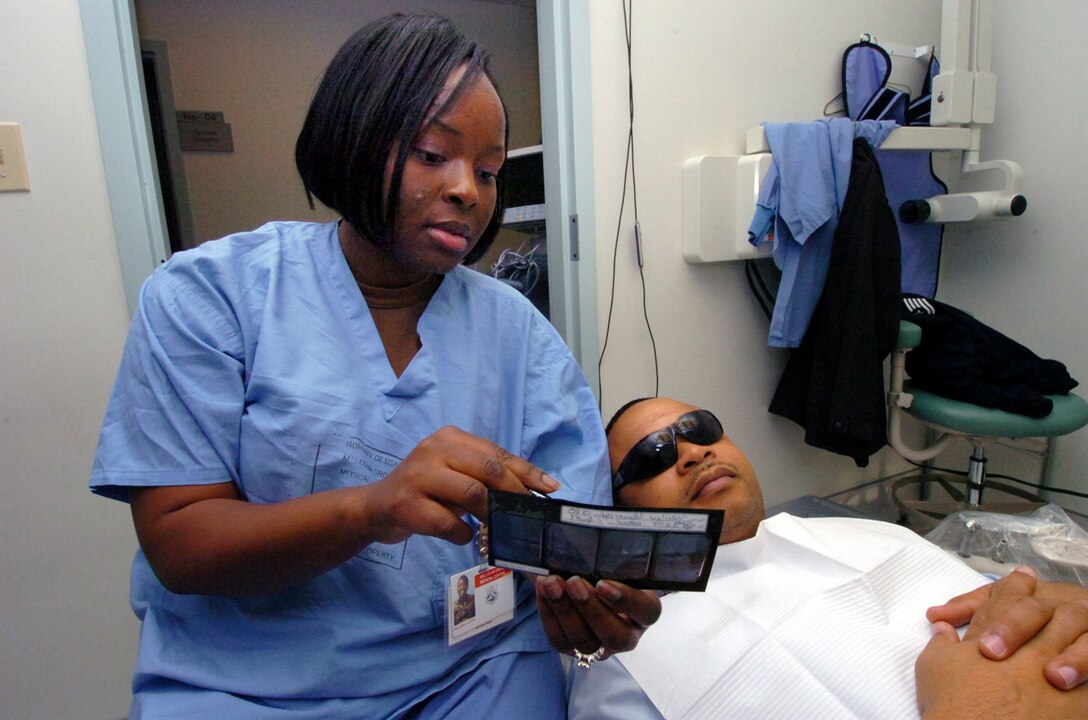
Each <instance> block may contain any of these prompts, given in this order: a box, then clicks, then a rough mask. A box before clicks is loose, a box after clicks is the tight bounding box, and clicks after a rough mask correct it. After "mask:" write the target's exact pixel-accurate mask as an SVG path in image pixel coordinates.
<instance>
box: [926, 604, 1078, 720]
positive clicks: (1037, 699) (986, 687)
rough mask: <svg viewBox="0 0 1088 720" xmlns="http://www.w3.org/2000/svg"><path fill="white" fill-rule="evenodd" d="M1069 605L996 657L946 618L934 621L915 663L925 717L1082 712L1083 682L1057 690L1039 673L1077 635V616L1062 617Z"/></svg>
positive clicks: (1055, 716) (1041, 717) (1043, 719)
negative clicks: (1005, 655) (1032, 634)
mask: <svg viewBox="0 0 1088 720" xmlns="http://www.w3.org/2000/svg"><path fill="white" fill-rule="evenodd" d="M1069 608H1070V606H1068V605H1063V606H1061V607H1059V608H1058V609H1057V610H1056V611H1055V612H1054V617H1053V619H1052V620H1051V621H1050V622H1049V623H1047V624H1046V626H1044V627H1043V629H1042V630H1041V631H1040V632H1039V633H1038V634H1037V635H1036V636H1035V637H1034V638H1032V639H1031V640H1030V641H1029V642H1027V643H1025V644H1024V645H1023V646H1021V647H1020V649H1019V650H1018V651H1017V652H1016V653H1015V654H1014V655H1013V656H1012V657H1010V658H1009V659H1007V660H1005V661H1004V662H1000V663H995V662H991V661H989V660H987V659H986V658H984V657H983V656H982V655H981V654H979V652H978V650H977V648H976V646H975V643H973V642H971V641H969V640H963V641H961V640H960V639H959V636H958V635H957V634H956V631H955V629H954V628H953V627H952V626H951V625H949V624H948V623H945V622H943V621H942V622H938V623H937V624H935V625H934V631H935V634H934V636H933V638H932V639H931V640H930V642H929V644H928V645H926V648H925V650H923V651H922V654H921V655H920V656H919V657H918V661H917V663H916V664H915V676H916V678H917V681H918V708H919V710H921V712H922V715H923V717H924V718H925V720H984V719H987V720H988V719H992V718H1032V719H1033V720H1069V719H1070V718H1083V717H1088V685H1083V686H1081V687H1079V688H1076V689H1073V690H1066V691H1062V690H1058V689H1056V688H1055V687H1054V686H1053V685H1052V684H1050V683H1048V682H1047V681H1046V680H1045V679H1044V678H1043V672H1042V668H1043V667H1044V664H1045V663H1046V662H1047V660H1048V659H1049V658H1051V657H1053V656H1054V655H1055V654H1057V653H1060V652H1061V651H1062V649H1063V648H1065V647H1068V646H1069V645H1070V644H1071V643H1072V642H1074V641H1075V640H1076V638H1077V637H1079V636H1080V633H1081V628H1080V627H1079V620H1076V619H1074V620H1073V621H1072V622H1067V620H1069V619H1070V618H1068V617H1067V611H1068V610H1069Z"/></svg>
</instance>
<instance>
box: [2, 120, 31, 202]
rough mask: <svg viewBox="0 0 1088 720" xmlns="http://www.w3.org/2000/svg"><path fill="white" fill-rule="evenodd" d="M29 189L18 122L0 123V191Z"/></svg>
mask: <svg viewBox="0 0 1088 720" xmlns="http://www.w3.org/2000/svg"><path fill="white" fill-rule="evenodd" d="M18 190H30V177H29V176H28V175H27V172H26V156H25V155H24V154H23V137H22V135H21V134H20V133H19V124H18V123H0V192H11V191H18Z"/></svg>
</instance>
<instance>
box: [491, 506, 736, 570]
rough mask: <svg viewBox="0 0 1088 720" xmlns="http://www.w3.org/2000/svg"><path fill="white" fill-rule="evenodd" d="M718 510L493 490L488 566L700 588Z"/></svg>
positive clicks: (718, 525) (710, 559)
mask: <svg viewBox="0 0 1088 720" xmlns="http://www.w3.org/2000/svg"><path fill="white" fill-rule="evenodd" d="M724 518H725V512H724V511H722V510H689V509H684V508H653V509H634V508H615V507H607V506H601V505H585V504H582V503H575V502H567V501H563V500H553V499H551V498H547V497H537V496H534V495H522V494H519V493H508V492H502V491H498V490H492V491H490V492H489V493H488V521H487V524H488V528H489V529H488V535H489V543H488V562H489V563H490V564H491V565H492V566H494V567H504V568H509V569H511V570H518V571H522V572H527V573H532V574H535V575H548V574H555V575H561V576H564V577H569V576H572V575H578V576H580V577H582V578H585V579H586V580H587V581H589V582H590V583H595V582H596V581H597V580H617V581H619V582H623V583H625V584H627V585H630V586H631V587H636V588H642V589H650V590H697V591H702V590H704V589H705V588H706V583H707V579H708V577H709V575H710V569H711V567H712V566H713V564H714V553H715V551H716V550H717V547H718V538H719V536H720V534H721V529H722V523H723V521H724Z"/></svg>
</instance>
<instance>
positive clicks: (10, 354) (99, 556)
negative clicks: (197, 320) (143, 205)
mask: <svg viewBox="0 0 1088 720" xmlns="http://www.w3.org/2000/svg"><path fill="white" fill-rule="evenodd" d="M0 47H2V48H3V49H4V60H3V84H4V90H3V92H0V121H4V122H18V123H19V124H20V125H21V128H22V135H23V143H24V145H25V149H26V158H27V163H28V167H29V172H30V186H31V191H30V192H29V193H4V194H0V249H2V253H3V254H2V256H0V258H2V259H0V378H2V379H0V458H2V462H0V486H2V487H3V496H4V500H3V502H2V503H0V578H2V579H0V718H3V719H4V720H35V719H37V718H41V719H42V720H47V719H48V720H52V719H53V718H96V719H101V720H108V719H109V718H117V717H121V716H123V715H124V714H125V712H126V710H127V707H128V703H129V699H130V695H129V676H130V668H131V665H132V662H133V658H134V657H135V652H134V651H135V642H136V632H137V623H136V621H135V618H134V617H133V616H132V612H131V610H129V608H128V573H129V565H130V563H131V560H132V552H133V550H134V548H135V539H134V536H133V532H132V529H131V527H132V521H131V519H130V517H129V513H128V509H127V508H126V507H125V506H124V505H122V504H121V503H115V502H108V501H105V500H101V499H98V498H95V497H92V496H91V494H90V493H89V492H88V491H87V477H88V475H89V473H90V468H91V458H92V457H93V455H94V447H95V442H96V440H97V437H98V426H99V424H100V423H101V421H102V412H103V411H104V409H105V405H106V397H107V395H108V393H109V390H110V386H111V384H112V382H113V376H114V373H115V372H116V370H117V362H118V360H119V359H120V355H121V343H122V341H123V340H124V335H125V331H126V329H127V325H128V312H127V310H126V307H125V299H124V294H123V291H122V287H121V274H120V268H119V265H118V257H117V246H116V243H115V239H114V234H113V224H112V220H111V218H110V210H109V203H108V200H107V196H106V190H105V185H104V176H103V169H102V156H101V153H100V151H99V147H98V135H97V131H96V126H95V120H94V111H93V107H92V103H91V95H90V83H89V80H88V76H87V61H86V57H85V55H84V48H83V30H82V27H81V26H80V18H79V9H78V5H77V3H76V1H75V0H5V1H4V2H3V3H0Z"/></svg>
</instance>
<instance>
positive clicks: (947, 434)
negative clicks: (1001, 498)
mask: <svg viewBox="0 0 1088 720" xmlns="http://www.w3.org/2000/svg"><path fill="white" fill-rule="evenodd" d="M921 341H922V329H921V328H920V327H918V326H917V325H915V324H914V323H911V322H907V321H905V320H902V321H900V323H899V342H898V347H897V348H896V350H895V351H894V352H893V353H892V360H891V380H890V382H889V388H888V444H889V445H891V446H892V448H893V449H895V451H896V452H897V453H899V454H900V455H902V456H903V457H905V458H907V459H908V460H913V461H914V462H925V461H927V460H931V459H933V458H935V457H936V456H937V455H939V454H940V453H941V452H943V451H944V450H945V448H947V447H948V445H949V443H951V442H952V440H953V439H954V438H955V437H957V436H962V437H965V438H966V439H967V440H968V441H969V442H970V443H971V446H972V448H973V451H972V453H971V460H970V465H969V468H968V472H967V480H966V486H967V492H966V496H965V499H964V502H963V503H961V507H960V508H957V509H963V508H969V509H985V510H991V509H993V510H995V511H1002V512H1003V511H1006V510H1007V509H1008V508H991V507H983V502H982V492H983V488H984V486H986V453H985V447H986V444H987V443H989V442H992V441H994V440H997V439H999V438H1010V439H1015V438H1052V437H1057V436H1059V435H1066V434H1068V433H1071V432H1073V431H1074V430H1078V429H1080V428H1082V427H1084V426H1085V425H1088V402H1085V401H1084V399H1083V398H1081V397H1079V396H1078V395H1074V394H1072V393H1070V394H1069V395H1050V396H1048V397H1049V398H1050V399H1051V400H1052V401H1053V402H1054V409H1053V411H1052V412H1051V413H1050V414H1049V415H1047V416H1046V417H1044V418H1030V417H1027V416H1025V415H1017V414H1016V413H1009V412H1005V411H1004V410H995V409H993V408H987V407H982V406H980V405H972V404H970V403H965V402H961V401H959V400H951V399H949V398H945V397H941V396H940V395H935V394H933V393H931V392H928V391H926V390H921V389H918V388H912V387H911V385H910V382H909V381H907V380H906V379H905V367H906V355H907V352H909V351H910V350H911V349H912V348H915V347H918V345H919V344H920V343H921ZM905 415H910V416H911V417H913V418H914V419H915V420H918V421H919V422H921V423H922V424H924V425H926V426H928V427H930V428H932V429H934V430H935V431H937V432H938V433H940V434H939V436H938V437H937V439H936V440H935V441H934V443H933V444H932V445H930V446H929V447H925V448H912V447H909V446H908V445H907V444H906V443H905V442H904V441H903V438H902V422H903V417H904V416H905ZM918 482H919V481H916V480H914V479H913V478H911V479H908V481H907V482H903V483H902V485H899V484H897V485H896V487H895V489H894V490H893V494H894V495H895V499H896V503H897V504H899V503H901V502H902V503H904V504H908V503H906V502H905V501H903V500H901V498H900V497H899V495H900V494H902V491H904V490H905V489H906V488H907V487H908V486H910V485H916V484H917V483H918ZM943 482H946V483H947V481H943ZM991 486H994V487H1000V489H1001V490H1002V491H1003V492H1005V493H1007V494H1011V495H1014V496H1017V497H1020V498H1023V499H1025V500H1028V501H1029V502H1034V504H1036V505H1039V504H1042V503H1045V502H1046V501H1045V500H1043V499H1042V498H1039V497H1038V496H1035V495H1032V494H1030V493H1025V492H1023V491H1018V490H1016V489H1014V488H1009V487H1008V486H996V485H995V484H993V483H991ZM908 505H909V504H908ZM945 505H947V503H945ZM937 509H938V508H934V507H930V508H928V509H926V510H928V513H927V514H929V515H930V516H931V517H933V516H935V515H937V514H940V513H936V512H934V510H937ZM946 509H950V508H946ZM1025 509H1030V508H1025ZM945 514H947V513H945Z"/></svg>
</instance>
